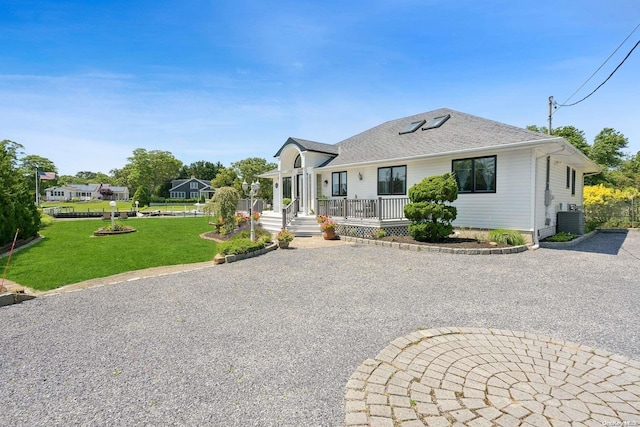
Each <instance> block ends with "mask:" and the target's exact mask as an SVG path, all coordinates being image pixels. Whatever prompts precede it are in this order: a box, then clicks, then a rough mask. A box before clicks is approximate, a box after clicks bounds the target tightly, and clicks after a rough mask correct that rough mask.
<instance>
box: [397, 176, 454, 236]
mask: <svg viewBox="0 0 640 427" xmlns="http://www.w3.org/2000/svg"><path fill="white" fill-rule="evenodd" d="M457 198H458V184H457V183H456V180H455V178H454V177H453V175H452V174H451V173H445V174H444V175H438V176H431V177H428V178H425V179H423V180H422V181H420V182H419V183H417V184H415V185H414V186H412V187H411V188H410V189H409V199H410V200H411V203H408V204H407V205H406V206H405V207H404V216H405V217H407V218H408V219H409V220H411V223H410V224H409V226H408V229H409V234H410V235H411V237H413V238H414V239H415V240H417V241H419V242H439V241H442V240H443V239H445V238H446V237H447V236H449V235H450V234H451V233H452V232H453V225H452V224H451V223H452V222H453V220H455V219H456V216H457V214H458V211H457V209H456V207H455V206H451V205H448V204H446V203H445V202H453V201H454V200H456V199H457Z"/></svg>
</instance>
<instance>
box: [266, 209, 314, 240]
mask: <svg viewBox="0 0 640 427" xmlns="http://www.w3.org/2000/svg"><path fill="white" fill-rule="evenodd" d="M260 225H261V226H262V228H264V229H265V230H267V231H270V232H272V233H277V232H278V231H280V229H281V228H282V215H281V214H280V213H276V212H273V211H264V212H262V216H261V217H260ZM287 229H288V230H289V231H291V232H292V233H293V235H294V236H300V237H302V236H318V235H320V234H322V230H320V226H319V225H318V223H317V221H316V217H315V216H298V217H296V218H294V219H293V221H291V224H289V226H288V227H287Z"/></svg>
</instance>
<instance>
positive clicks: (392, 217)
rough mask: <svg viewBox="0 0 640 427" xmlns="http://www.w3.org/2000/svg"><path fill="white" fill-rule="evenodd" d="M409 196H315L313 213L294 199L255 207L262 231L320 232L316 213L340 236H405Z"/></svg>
mask: <svg viewBox="0 0 640 427" xmlns="http://www.w3.org/2000/svg"><path fill="white" fill-rule="evenodd" d="M407 203H409V198H407V197H403V198H382V197H378V198H376V199H348V198H344V199H316V200H315V205H316V206H317V212H316V213H310V214H305V213H304V212H303V211H301V210H300V208H299V202H298V199H294V200H293V201H292V202H291V203H290V204H289V205H287V206H286V207H284V208H283V209H281V210H279V211H278V210H275V211H273V210H263V207H264V206H267V204H266V203H265V202H263V201H259V202H257V203H255V206H254V210H255V211H257V212H260V213H261V219H260V224H261V225H262V227H263V228H264V229H265V230H268V231H272V232H277V231H279V230H280V229H281V228H287V229H290V230H291V231H293V232H294V234H297V235H300V236H302V235H314V234H321V233H322V232H321V230H320V226H319V225H318V224H317V222H316V215H327V216H329V217H331V219H332V220H334V221H335V222H336V223H337V224H338V225H337V227H336V233H337V234H338V235H343V236H354V237H370V236H374V235H375V234H376V233H377V232H378V231H379V230H384V232H385V233H386V235H389V236H390V235H395V236H397V235H407V234H408V233H407V225H408V223H409V221H408V220H407V219H406V218H405V217H404V206H405V205H406V204H407ZM248 208H249V203H248V201H245V200H242V201H241V202H240V203H239V204H238V210H239V211H244V212H248V211H249V209H248Z"/></svg>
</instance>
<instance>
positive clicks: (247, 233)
mask: <svg viewBox="0 0 640 427" xmlns="http://www.w3.org/2000/svg"><path fill="white" fill-rule="evenodd" d="M253 231H254V232H255V235H256V239H261V238H268V239H269V240H267V242H270V241H271V233H269V232H268V231H266V230H265V229H263V228H261V227H254V230H253ZM250 238H251V230H242V231H240V232H238V233H237V234H236V235H234V236H233V237H232V238H231V240H238V239H250Z"/></svg>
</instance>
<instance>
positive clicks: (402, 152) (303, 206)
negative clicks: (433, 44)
mask: <svg viewBox="0 0 640 427" xmlns="http://www.w3.org/2000/svg"><path fill="white" fill-rule="evenodd" d="M275 157H276V158H277V159H278V169H277V170H273V171H271V172H268V173H266V174H264V175H262V176H263V177H269V178H272V179H273V194H274V200H273V205H274V211H275V212H276V213H278V214H279V213H280V212H282V209H283V208H285V206H284V204H283V199H284V198H289V199H292V200H293V202H292V203H291V206H289V207H288V210H287V211H286V212H285V215H286V218H287V219H286V221H288V219H289V218H290V217H293V216H294V215H296V214H297V215H298V216H305V215H313V214H329V215H331V216H333V217H334V219H335V220H336V221H337V222H339V224H341V227H343V229H342V232H343V233H344V232H345V230H348V232H349V233H350V234H356V235H358V234H360V235H362V234H366V233H367V232H370V229H371V228H383V229H385V231H387V234H404V233H406V225H407V220H406V218H404V215H403V208H404V205H405V204H406V203H408V202H409V200H408V198H407V190H408V189H409V188H410V187H411V186H412V185H413V184H415V183H417V182H419V181H421V180H422V179H423V178H425V177H428V176H432V175H440V174H443V173H446V172H455V176H456V180H457V181H458V188H459V195H458V199H457V200H456V201H455V202H454V205H455V206H456V207H457V209H458V216H457V219H456V220H455V222H454V225H455V226H456V227H470V228H473V229H495V228H506V229H512V230H518V231H520V232H521V233H523V234H525V235H529V236H530V238H531V240H532V241H537V240H538V239H542V238H544V237H547V236H550V235H553V234H555V232H556V222H557V215H556V214H557V212H558V211H561V210H566V209H568V208H573V207H574V206H581V205H582V187H583V182H584V180H583V178H584V177H585V176H586V175H590V174H596V173H599V172H600V168H599V167H598V166H597V165H596V164H595V163H594V162H593V161H591V160H590V159H589V158H587V157H586V156H585V155H584V154H583V153H582V152H580V151H579V150H578V149H576V148H575V147H574V146H573V145H571V144H570V143H569V142H568V141H566V140H565V139H563V138H560V137H555V136H550V135H545V134H540V133H536V132H531V131H529V130H526V129H522V128H518V127H514V126H510V125H507V124H503V123H498V122H495V121H492V120H487V119H484V118H480V117H476V116H472V115H469V114H465V113H461V112H458V111H454V110H450V109H447V108H442V109H439V110H435V111H429V112H426V113H421V114H416V115H414V116H410V117H405V118H401V119H396V120H391V121H388V122H386V123H382V124H381V125H378V126H376V127H374V128H372V129H369V130H366V131H364V132H362V133H359V134H358V135H355V136H352V137H350V138H347V139H345V140H343V141H341V142H338V143H337V144H324V143H320V142H313V141H308V140H304V139H299V138H289V139H288V140H287V141H286V142H285V143H284V145H282V147H281V148H280V149H279V150H278V152H277V153H276V154H275ZM292 211H295V212H293V213H292ZM338 231H340V229H339V230H338Z"/></svg>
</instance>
